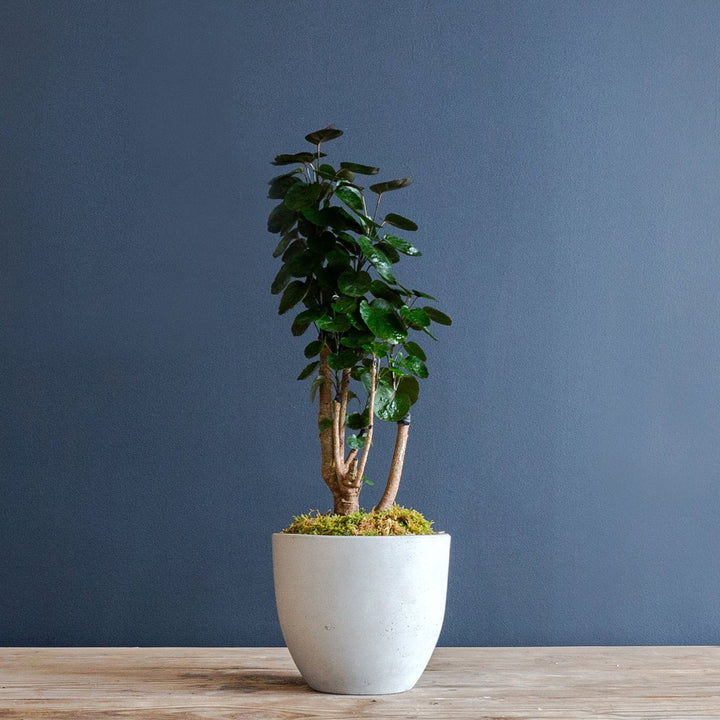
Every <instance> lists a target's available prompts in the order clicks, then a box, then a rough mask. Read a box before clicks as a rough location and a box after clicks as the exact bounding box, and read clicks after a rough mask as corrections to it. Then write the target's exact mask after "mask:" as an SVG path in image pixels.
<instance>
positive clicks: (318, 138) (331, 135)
mask: <svg viewBox="0 0 720 720" xmlns="http://www.w3.org/2000/svg"><path fill="white" fill-rule="evenodd" d="M342 134H343V131H342V130H338V129H337V128H334V127H326V128H323V129H322V130H316V131H315V132H311V133H309V134H308V135H306V136H305V139H306V140H307V141H308V142H309V143H312V144H313V145H319V144H320V143H324V142H328V141H329V140H334V139H335V138H339V137H340V136H341V135H342Z"/></svg>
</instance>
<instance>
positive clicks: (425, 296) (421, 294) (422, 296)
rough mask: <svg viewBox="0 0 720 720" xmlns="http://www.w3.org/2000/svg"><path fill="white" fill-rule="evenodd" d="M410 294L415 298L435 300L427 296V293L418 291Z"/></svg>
mask: <svg viewBox="0 0 720 720" xmlns="http://www.w3.org/2000/svg"><path fill="white" fill-rule="evenodd" d="M412 294H413V295H414V296H415V297H421V298H425V299H426V300H437V298H434V297H433V296H432V295H428V294H427V293H424V292H420V290H413V291H412Z"/></svg>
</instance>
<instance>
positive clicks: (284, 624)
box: [272, 533, 450, 695]
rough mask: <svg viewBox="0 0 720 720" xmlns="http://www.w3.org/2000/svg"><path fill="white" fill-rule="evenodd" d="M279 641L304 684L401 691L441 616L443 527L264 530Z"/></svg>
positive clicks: (421, 662) (346, 690)
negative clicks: (390, 532)
mask: <svg viewBox="0 0 720 720" xmlns="http://www.w3.org/2000/svg"><path fill="white" fill-rule="evenodd" d="M272 546H273V571H274V576H275V598H276V602H277V609H278V617H279V619H280V626H281V628H282V632H283V636H284V638H285V642H286V644H287V646H288V649H289V650H290V654H291V655H292V658H293V660H294V661H295V664H296V665H297V667H298V670H299V671H300V673H301V674H302V676H303V678H305V681H306V682H307V683H308V685H310V687H312V688H314V689H315V690H320V691H322V692H330V693H339V694H352V695H375V694H385V693H396V692H403V691H405V690H409V689H410V688H412V687H413V686H414V685H415V683H416V682H417V681H418V679H419V678H420V676H421V675H422V673H423V671H424V670H425V667H426V665H427V663H428V661H429V660H430V656H431V655H432V652H433V650H434V649H435V645H436V644H437V641H438V637H439V636H440V630H441V628H442V623H443V618H444V615H445V598H446V594H447V576H448V561H449V555H450V536H449V535H404V536H395V537H364V536H360V537H336V536H316V535H286V534H283V533H275V534H274V535H273V537H272Z"/></svg>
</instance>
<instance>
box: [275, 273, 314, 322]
mask: <svg viewBox="0 0 720 720" xmlns="http://www.w3.org/2000/svg"><path fill="white" fill-rule="evenodd" d="M306 292H307V287H306V285H305V283H303V282H300V281H299V280H295V281H294V282H291V283H290V284H289V285H288V286H287V287H286V288H285V292H283V294H282V297H281V298H280V308H279V309H278V314H279V315H283V314H284V313H286V312H287V311H288V310H290V308H294V307H295V306H296V305H297V304H298V303H299V302H300V301H301V300H302V299H303V298H304V297H305V293H306Z"/></svg>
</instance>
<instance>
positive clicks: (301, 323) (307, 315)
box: [290, 308, 322, 337]
mask: <svg viewBox="0 0 720 720" xmlns="http://www.w3.org/2000/svg"><path fill="white" fill-rule="evenodd" d="M320 315H322V313H321V312H320V311H319V310H317V309H315V308H313V309H310V310H303V311H302V312H301V313H298V315H297V316H296V317H295V319H294V320H293V324H292V327H291V328H290V332H291V333H292V334H293V335H294V336H295V337H299V336H300V335H302V334H303V333H304V332H305V331H306V330H307V329H308V328H309V327H310V325H312V323H314V322H315V320H317V318H319V317H320Z"/></svg>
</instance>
